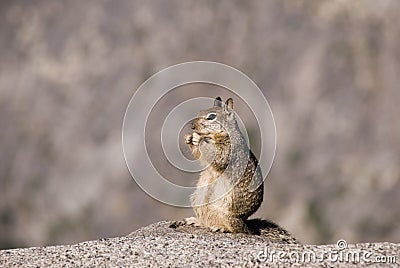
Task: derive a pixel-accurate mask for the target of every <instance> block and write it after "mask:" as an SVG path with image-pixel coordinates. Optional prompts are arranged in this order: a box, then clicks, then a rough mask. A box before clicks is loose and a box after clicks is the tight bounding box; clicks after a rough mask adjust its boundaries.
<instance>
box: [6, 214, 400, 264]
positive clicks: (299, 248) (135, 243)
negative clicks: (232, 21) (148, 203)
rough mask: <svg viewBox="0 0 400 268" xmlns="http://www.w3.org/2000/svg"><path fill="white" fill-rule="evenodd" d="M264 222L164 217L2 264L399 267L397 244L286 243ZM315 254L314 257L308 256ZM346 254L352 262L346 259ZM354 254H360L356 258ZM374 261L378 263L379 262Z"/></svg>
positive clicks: (12, 255)
mask: <svg viewBox="0 0 400 268" xmlns="http://www.w3.org/2000/svg"><path fill="white" fill-rule="evenodd" d="M255 223H258V224H259V223H260V221H259V220H254V222H253V224H255ZM264 223H268V224H264V225H262V226H263V228H261V229H260V234H259V235H245V234H229V233H210V232H208V231H207V230H205V229H201V228H193V227H184V228H182V227H180V228H177V229H174V228H170V227H169V225H170V222H167V221H163V222H159V223H155V224H152V225H149V226H147V227H144V228H141V229H139V230H137V231H135V232H133V233H131V234H130V235H128V236H124V237H116V238H105V239H99V240H96V241H87V242H82V243H79V244H76V245H65V246H64V245H62V246H48V247H33V248H18V249H9V250H1V251H0V266H1V267H10V266H24V267H37V266H120V267H124V266H138V267H147V266H157V267H158V266H163V267H187V266H188V265H190V266H199V267H208V266H212V267H215V266H217V267H232V266H234V267H235V266H239V267H243V266H245V267H254V266H265V265H267V264H270V263H271V262H273V264H274V265H276V266H289V265H291V266H299V265H300V266H303V265H306V266H308V267H310V266H315V267H316V266H318V267H320V266H321V265H322V266H325V267H327V266H329V267H330V266H354V265H356V264H364V265H365V264H366V261H365V260H367V262H376V263H374V264H375V265H379V264H380V265H382V266H383V265H385V267H387V266H393V267H397V266H398V265H399V261H398V253H399V249H400V244H393V243H362V244H354V245H345V244H340V245H320V246H316V245H300V244H290V243H294V242H295V240H293V238H292V239H288V238H289V237H290V235H289V234H288V233H287V232H285V231H284V230H283V229H279V227H278V226H276V225H274V224H273V223H270V222H266V221H264ZM258 226H260V224H259V225H258ZM274 228H275V229H276V228H278V229H279V230H280V231H279V232H276V233H275V234H277V233H279V234H281V236H280V237H281V238H282V239H283V240H282V243H274V241H275V242H276V241H277V240H276V239H277V236H276V235H272V236H270V235H268V232H269V233H271V232H272V233H274V232H275V231H273V229H274ZM274 239H275V240H274ZM285 239H286V240H285ZM342 242H343V243H345V241H342ZM339 246H340V247H341V248H342V249H341V250H339V249H340V248H339ZM314 254H315V260H314V259H313V257H312V256H314ZM284 255H285V256H284ZM278 256H279V258H280V259H279V260H278ZM301 256H305V257H304V258H302V257H301ZM321 256H324V257H323V258H322V257H321ZM345 256H347V257H348V258H349V259H350V260H349V261H346V260H347V259H346V257H345ZM357 256H359V257H360V259H359V260H358V259H357ZM288 257H290V258H288ZM338 258H339V259H338ZM340 258H342V260H340ZM378 258H380V259H378ZM383 258H386V259H383ZM337 259H338V260H337ZM335 260H336V261H335ZM378 260H379V261H380V262H381V263H377V261H378ZM382 261H385V263H382ZM390 262H392V263H390Z"/></svg>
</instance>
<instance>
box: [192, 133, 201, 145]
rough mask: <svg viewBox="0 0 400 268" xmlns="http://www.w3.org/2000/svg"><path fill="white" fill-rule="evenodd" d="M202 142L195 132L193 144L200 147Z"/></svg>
mask: <svg viewBox="0 0 400 268" xmlns="http://www.w3.org/2000/svg"><path fill="white" fill-rule="evenodd" d="M200 140H201V136H200V135H199V134H197V133H196V132H193V134H192V144H193V145H195V146H198V145H199V143H200Z"/></svg>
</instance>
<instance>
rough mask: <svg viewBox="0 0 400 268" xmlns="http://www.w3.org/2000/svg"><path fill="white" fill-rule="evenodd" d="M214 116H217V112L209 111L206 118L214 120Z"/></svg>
mask: <svg viewBox="0 0 400 268" xmlns="http://www.w3.org/2000/svg"><path fill="white" fill-rule="evenodd" d="M215 118H217V114H216V113H209V114H208V115H207V120H214V119H215Z"/></svg>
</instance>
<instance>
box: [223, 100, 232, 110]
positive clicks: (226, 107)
mask: <svg viewBox="0 0 400 268" xmlns="http://www.w3.org/2000/svg"><path fill="white" fill-rule="evenodd" d="M225 109H227V110H228V112H232V111H233V100H232V98H229V99H227V100H226V102H225Z"/></svg>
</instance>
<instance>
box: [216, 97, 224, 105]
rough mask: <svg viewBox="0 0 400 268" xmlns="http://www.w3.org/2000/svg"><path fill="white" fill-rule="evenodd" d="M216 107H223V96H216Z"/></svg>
mask: <svg viewBox="0 0 400 268" xmlns="http://www.w3.org/2000/svg"><path fill="white" fill-rule="evenodd" d="M214 107H222V99H221V97H216V98H215V100H214Z"/></svg>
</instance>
